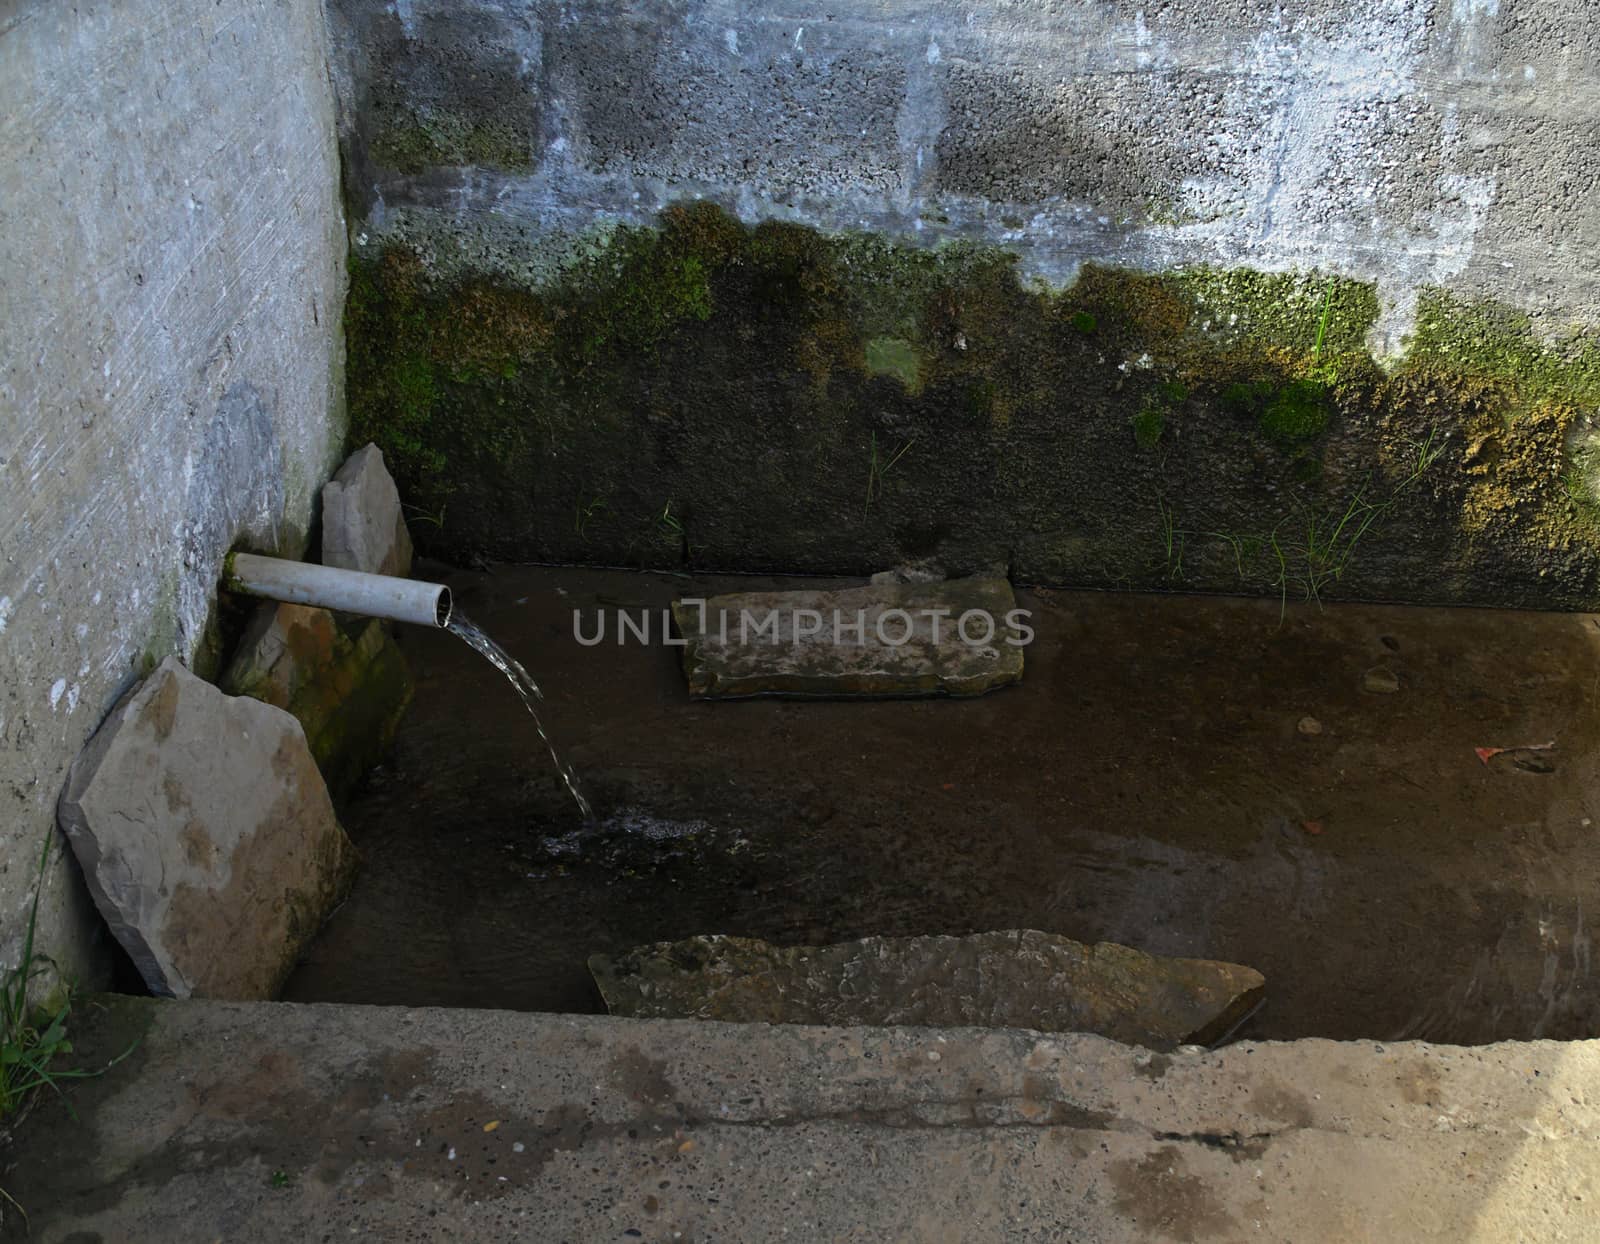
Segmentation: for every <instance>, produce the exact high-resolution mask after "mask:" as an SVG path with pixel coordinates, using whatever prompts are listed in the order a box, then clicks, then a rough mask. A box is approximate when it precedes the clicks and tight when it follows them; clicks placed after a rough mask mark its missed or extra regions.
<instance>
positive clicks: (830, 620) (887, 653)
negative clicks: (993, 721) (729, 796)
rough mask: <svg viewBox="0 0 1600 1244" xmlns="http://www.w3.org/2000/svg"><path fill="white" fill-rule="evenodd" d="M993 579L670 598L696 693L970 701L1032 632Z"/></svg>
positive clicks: (1012, 675) (1009, 670)
mask: <svg viewBox="0 0 1600 1244" xmlns="http://www.w3.org/2000/svg"><path fill="white" fill-rule="evenodd" d="M1016 608H1017V602H1016V598H1015V597H1014V596H1013V595H1012V593H1011V585H1010V584H1009V583H1008V582H1007V581H1006V580H1005V579H1001V578H971V579H951V580H948V581H944V582H937V583H875V584H872V585H870V586H868V587H858V588H847V589H845V590H843V591H832V592H829V591H799V592H739V593H734V594H731V595H727V596H713V597H711V598H710V599H709V600H706V601H704V602H700V601H694V600H679V601H675V602H674V603H673V606H672V615H673V618H674V620H675V621H676V622H677V624H678V630H679V632H680V633H681V634H682V636H683V638H684V640H685V641H686V643H685V646H684V649H683V670H684V674H685V675H686V676H687V677H688V680H689V694H690V695H692V696H695V697H696V698H705V699H713V698H735V697H739V696H752V695H800V696H805V695H813V696H915V695H981V694H982V693H983V692H985V691H990V690H993V689H994V688H995V687H1003V686H1005V685H1006V684H1008V683H1014V682H1016V681H1018V680H1019V679H1020V678H1021V677H1022V650H1023V646H1024V643H1025V641H1026V640H1027V639H1028V638H1030V637H1031V632H1030V631H1029V630H1028V629H1027V627H1026V620H1025V619H1024V618H1022V617H1021V616H1020V615H1018V614H1016V613H1015V612H1014V611H1015V610H1016Z"/></svg>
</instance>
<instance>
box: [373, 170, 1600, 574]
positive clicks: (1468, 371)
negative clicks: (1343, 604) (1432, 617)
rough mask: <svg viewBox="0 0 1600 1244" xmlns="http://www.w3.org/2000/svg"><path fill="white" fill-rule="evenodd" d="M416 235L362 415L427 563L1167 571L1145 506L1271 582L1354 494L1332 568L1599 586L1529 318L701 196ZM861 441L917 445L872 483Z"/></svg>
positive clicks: (1570, 414)
mask: <svg viewBox="0 0 1600 1244" xmlns="http://www.w3.org/2000/svg"><path fill="white" fill-rule="evenodd" d="M442 245H443V243H441V246H442ZM451 245H453V246H455V247H456V248H457V249H456V252H452V253H458V252H461V250H462V246H461V243H460V242H459V241H456V242H453V243H451ZM424 254H430V255H431V254H432V252H430V251H427V250H426V249H418V250H415V251H414V250H410V249H406V248H404V247H399V246H388V247H383V246H381V245H380V246H377V247H374V248H372V249H368V250H363V251H362V252H361V253H360V257H359V259H358V261H357V262H356V265H355V270H354V272H353V276H352V281H351V294H350V306H349V308H348V312H347V324H348V326H349V369H348V370H349V377H350V401H349V408H350V423H351V429H352V438H353V440H354V441H355V443H357V444H359V443H362V442H363V441H365V440H367V439H372V440H376V441H377V442H378V444H379V445H380V446H381V447H382V448H383V449H384V451H385V454H386V457H387V458H388V460H389V461H390V463H391V465H392V469H394V470H395V473H396V475H397V478H398V479H399V481H400V483H401V487H402V491H403V493H404V495H405V496H406V499H407V502H408V503H409V504H410V505H411V506H412V507H413V509H412V513H427V514H430V515H438V516H439V518H440V520H441V521H440V523H439V524H438V525H427V526H425V527H424V526H419V527H418V529H417V531H416V535H417V537H418V540H419V544H420V545H421V546H422V547H424V548H425V549H427V550H430V551H433V552H435V553H443V554H446V555H456V556H470V555H478V554H489V555H492V556H497V557H505V558H514V559H519V560H531V559H536V560H574V561H606V562H612V563H619V562H620V563H625V564H639V565H653V566H669V567H670V566H676V565H681V564H683V563H684V562H685V561H687V562H689V563H692V564H694V565H696V566H706V567H716V568H726V569H740V570H790V571H811V570H814V571H823V572H839V573H848V572H855V571H867V570H876V569H881V568H882V567H883V566H885V565H892V564H895V563H896V562H900V561H905V560H910V559H914V558H919V557H934V558H937V559H939V560H941V561H943V562H944V563H946V564H947V565H948V566H949V567H950V568H952V569H959V568H960V567H962V566H972V567H977V566H983V565H989V564H992V563H993V562H995V561H1000V560H1003V561H1008V562H1010V563H1011V564H1013V565H1014V566H1016V567H1017V572H1018V573H1019V574H1021V575H1023V576H1025V577H1028V578H1032V579H1036V580H1039V581H1050V582H1069V583H1081V584H1085V585H1104V586H1133V587H1137V586H1167V585H1170V583H1171V582H1173V580H1172V578H1171V577H1170V576H1169V575H1168V574H1167V572H1166V569H1165V566H1164V564H1163V559H1161V558H1159V557H1152V555H1151V547H1152V543H1153V541H1155V539H1156V538H1157V537H1156V532H1155V519H1154V517H1153V516H1154V515H1155V514H1156V513H1157V508H1156V505H1155V498H1157V497H1160V498H1163V499H1164V504H1166V505H1169V506H1171V507H1172V508H1173V509H1174V510H1175V511H1176V512H1179V513H1182V514H1183V515H1184V516H1185V518H1184V522H1185V524H1186V526H1187V529H1188V532H1189V534H1188V536H1187V539H1188V543H1187V549H1188V552H1187V554H1186V558H1185V563H1184V581H1185V583H1186V585H1189V586H1204V587H1211V588H1218V589H1227V590H1251V591H1267V592H1273V591H1274V590H1275V585H1278V584H1279V583H1280V580H1281V579H1282V577H1283V576H1282V571H1281V569H1280V568H1279V567H1278V566H1277V565H1276V561H1275V556H1274V554H1273V552H1272V543H1271V540H1270V539H1269V537H1270V536H1271V534H1272V533H1273V532H1277V533H1278V535H1279V537H1280V543H1282V541H1283V540H1284V539H1287V538H1288V535H1287V533H1289V532H1290V531H1300V532H1302V535H1300V536H1299V537H1296V538H1297V539H1298V540H1299V542H1300V543H1301V544H1308V545H1316V544H1317V538H1316V536H1315V534H1314V533H1315V532H1316V531H1318V530H1321V529H1323V528H1325V527H1326V526H1327V524H1326V522H1325V521H1324V520H1325V519H1326V518H1327V516H1328V515H1330V514H1332V515H1335V516H1338V515H1342V514H1344V513H1345V512H1346V510H1347V509H1348V507H1349V506H1350V504H1351V500H1352V498H1360V499H1362V504H1363V505H1366V506H1369V507H1370V508H1372V509H1373V510H1374V511H1376V513H1377V515H1378V516H1377V517H1374V518H1373V521H1372V522H1370V523H1368V524H1366V526H1365V528H1364V529H1363V534H1362V537H1361V540H1360V541H1359V546H1360V554H1359V556H1356V557H1353V558H1351V559H1346V561H1344V562H1341V563H1340V571H1339V575H1338V577H1337V579H1336V581H1335V582H1333V583H1331V584H1328V585H1327V586H1329V587H1330V590H1333V589H1336V590H1337V591H1340V592H1348V593H1350V594H1355V595H1361V594H1366V595H1376V596H1387V597H1391V598H1392V597H1409V598H1413V599H1422V598H1427V599H1447V600H1463V601H1465V600H1472V601H1481V602H1485V603H1487V602H1494V603H1524V602H1527V603H1560V602H1567V603H1581V602H1585V601H1589V600H1591V599H1596V600H1600V543H1597V541H1600V536H1597V533H1596V532H1595V530H1594V529H1593V527H1592V526H1591V525H1588V524H1586V523H1584V522H1580V518H1581V507H1580V506H1579V502H1578V500H1577V499H1576V498H1577V496H1578V492H1577V491H1576V490H1579V489H1581V488H1582V487H1585V486H1586V485H1587V481H1588V480H1589V479H1590V478H1591V477H1592V475H1593V474H1594V473H1593V472H1589V473H1586V472H1585V470H1584V469H1583V468H1582V465H1581V463H1582V462H1587V461H1590V459H1588V458H1583V459H1581V461H1580V455H1581V454H1583V453H1592V452H1595V450H1596V448H1597V447H1595V446H1592V445H1591V443H1590V441H1589V440H1587V439H1585V437H1586V435H1587V434H1586V433H1585V431H1584V429H1585V428H1587V427H1588V425H1587V423H1586V422H1585V419H1586V417H1587V414H1588V413H1589V412H1592V410H1593V409H1594V406H1593V402H1594V398H1595V396H1596V394H1600V384H1596V382H1595V375H1596V372H1595V371H1594V370H1593V357H1594V356H1593V354H1592V350H1591V348H1590V347H1589V346H1587V345H1586V344H1585V343H1584V342H1583V341H1582V340H1579V339H1574V340H1573V341H1572V342H1566V343H1556V344H1554V345H1552V344H1550V343H1546V342H1542V341H1540V340H1539V339H1538V338H1537V337H1536V336H1534V335H1532V334H1531V330H1528V329H1527V326H1526V324H1525V322H1523V321H1519V320H1517V319H1516V317H1509V316H1506V315H1502V314H1499V313H1490V312H1484V311H1481V310H1477V309H1473V308H1469V307H1464V306H1462V305H1461V304H1458V303H1454V302H1451V301H1450V300H1449V299H1447V298H1444V297H1443V296H1439V297H1437V298H1431V297H1430V298H1425V299H1424V302H1423V308H1424V311H1425V312H1426V315H1425V316H1424V317H1422V318H1420V319H1419V331H1418V342H1417V344H1416V345H1415V346H1414V347H1413V354H1412V357H1411V358H1409V359H1407V360H1404V361H1402V362H1401V363H1400V364H1399V365H1398V366H1394V367H1391V368H1388V369H1386V368H1385V367H1384V366H1381V365H1380V364H1379V362H1378V361H1377V360H1375V359H1374V358H1373V357H1372V355H1371V354H1370V353H1369V352H1368V350H1367V347H1366V344H1365V342H1366V335H1367V333H1368V330H1369V329H1370V327H1371V325H1372V324H1373V322H1374V318H1375V316H1376V313H1377V305H1378V304H1377V294H1376V291H1375V289H1374V288H1373V287H1372V286H1371V285H1367V284H1362V283H1359V282H1354V281H1346V280H1343V279H1340V278H1335V277H1330V276H1328V275H1326V274H1323V273H1309V274H1281V273H1254V272H1238V271H1235V272H1220V271H1215V270H1208V269H1183V270H1176V271H1171V272H1165V273H1147V272H1127V271H1122V270H1119V269H1115V268H1109V267H1103V266H1096V265H1085V266H1084V268H1083V270H1082V271H1081V273H1080V275H1079V277H1078V279H1077V280H1076V282H1075V283H1074V284H1072V285H1071V286H1069V287H1067V288H1065V289H1062V290H1052V289H1048V288H1044V287H1041V286H1039V285H1035V284H1030V283H1027V282H1025V281H1023V280H1022V279H1020V277H1019V275H1018V272H1017V266H1016V261H1015V257H1014V256H1013V255H1012V254H1010V253H1009V252H1007V251H1005V250H1003V249H1000V248H994V247H981V246H973V245H967V244H962V245H945V246H939V247H931V248H927V247H918V246H914V245H910V244H906V243H901V242H897V241H894V240H891V239H889V238H886V237H883V236H881V235H873V234H865V233H845V234H827V233H821V232H818V231H815V230H812V229H809V228H805V227H803V226H799V225H795V224H793V223H789V222H776V221H767V222H763V223H760V224H757V225H754V226H749V225H746V224H744V223H742V222H740V221H738V220H737V219H735V218H733V217H732V216H730V215H728V214H727V213H725V212H723V211H722V210H721V209H719V208H717V207H716V206H714V205H711V204H708V203H703V202H696V203H691V204H685V205H682V206H679V207H675V208H673V209H670V210H669V211H668V212H666V213H664V214H663V216H662V218H661V221H660V223H659V225H657V226H655V227H648V228H647V227H641V226H637V225H632V224H619V225H615V226H611V227H607V228H605V229H598V228H597V229H596V230H594V231H592V232H590V233H588V234H585V235H584V236H583V238H582V239H580V240H579V241H578V242H576V243H575V244H574V246H573V247H572V249H571V251H570V252H569V253H568V254H567V256H566V258H565V259H564V260H563V261H561V262H559V263H549V264H544V265H543V266H542V267H539V272H540V274H541V275H540V276H539V277H538V278H537V279H529V280H526V281H517V280H511V279H508V278H507V277H506V276H505V275H504V273H505V272H506V271H509V270H510V269H512V268H513V267H516V266H517V265H515V264H513V263H512V262H511V261H509V260H507V261H506V262H503V263H501V264H499V265H498V266H497V268H496V269H495V272H493V273H491V272H488V271H474V270H473V269H472V268H471V267H470V266H467V267H462V265H461V263H460V262H458V259H459V254H458V258H457V260H452V261H451V265H450V266H448V267H444V266H440V265H439V264H438V263H436V261H435V260H433V259H431V258H430V259H428V260H426V261H425V260H424V258H423V255H424ZM534 266H535V265H533V264H532V263H531V262H530V263H529V264H528V265H527V267H528V269H529V270H530V271H531V270H532V269H533V267H534ZM1469 342H1470V343H1474V345H1475V348H1474V349H1473V350H1472V351H1470V352H1469V351H1467V350H1466V348H1465V347H1466V346H1467V344H1468V343H1469ZM886 379H887V380H892V381H893V382H894V383H885V380H886ZM1586 403H1587V405H1586ZM872 445H877V446H878V447H879V448H880V450H881V451H883V453H884V455H885V457H887V455H888V454H889V453H891V452H894V451H897V450H898V449H899V448H900V447H902V446H907V445H914V446H915V450H914V452H911V453H908V454H906V455H905V457H904V458H903V460H901V461H899V462H898V464H897V465H896V466H895V468H894V474H893V476H892V481H891V482H892V487H890V488H888V489H887V490H886V491H884V492H883V493H882V494H881V495H877V496H875V497H874V499H873V500H872V501H871V503H870V504H864V493H865V489H866V488H867V486H868V482H869V481H868V478H867V476H868V466H867V465H866V464H867V462H868V459H869V458H870V452H869V449H868V448H867V447H870V446H872ZM1158 445H1159V447H1160V452H1159V453H1152V452H1148V451H1149V450H1151V449H1153V448H1155V447H1156V446H1158ZM1419 461H1423V462H1425V465H1424V467H1423V468H1422V469H1421V470H1419V469H1418V467H1417V464H1418V462H1419ZM596 498H601V499H603V502H604V503H603V505H596V504H595V500H596ZM1374 498H1376V500H1374ZM669 500H670V503H671V510H670V512H671V515H672V517H673V519H674V521H675V523H676V524H677V526H676V527H674V528H673V530H671V531H670V532H668V531H664V530H663V525H662V523H661V521H660V519H661V515H662V513H663V507H664V505H665V504H666V503H668V502H669ZM1357 508H1358V509H1359V508H1360V507H1357ZM1362 513H1363V514H1365V511H1362ZM1307 515H1313V516H1316V522H1315V523H1308V522H1307V520H1306V516H1307ZM1334 526H1335V527H1337V524H1336V523H1335V524H1334ZM1308 531H1309V532H1312V533H1313V534H1312V535H1306V534H1304V533H1305V532H1308ZM1206 533H1230V534H1231V535H1232V536H1233V537H1234V538H1236V539H1237V540H1238V541H1239V548H1240V549H1243V548H1245V547H1249V548H1250V549H1251V550H1252V551H1253V552H1254V554H1255V557H1254V558H1253V559H1252V563H1251V564H1252V568H1251V569H1250V571H1249V573H1243V572H1241V571H1240V570H1239V568H1238V565H1239V563H1241V562H1242V561H1243V560H1244V559H1242V558H1241V557H1239V556H1237V555H1234V554H1232V553H1230V549H1231V547H1232V546H1230V545H1229V544H1228V543H1227V541H1226V540H1223V539H1221V538H1220V537H1217V538H1213V535H1207V534H1206ZM1552 542H1553V544H1552ZM1552 548H1554V549H1555V550H1556V553H1555V556H1554V560H1552V554H1551V549H1552ZM1304 577H1305V578H1306V580H1307V581H1308V582H1315V583H1318V584H1319V589H1318V590H1319V593H1320V591H1321V586H1322V585H1323V578H1321V577H1319V576H1318V575H1316V574H1315V573H1310V572H1308V573H1307V574H1306V576H1304ZM1419 584H1421V585H1422V586H1421V587H1419V586H1418V585H1419ZM1428 593H1432V595H1428Z"/></svg>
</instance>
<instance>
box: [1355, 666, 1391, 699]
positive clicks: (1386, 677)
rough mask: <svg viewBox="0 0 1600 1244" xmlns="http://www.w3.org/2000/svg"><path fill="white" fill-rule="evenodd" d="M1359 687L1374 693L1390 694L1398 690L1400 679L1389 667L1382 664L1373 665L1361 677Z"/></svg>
mask: <svg viewBox="0 0 1600 1244" xmlns="http://www.w3.org/2000/svg"><path fill="white" fill-rule="evenodd" d="M1361 689H1362V690H1363V691H1371V692H1372V693H1373V694H1375V695H1392V694H1393V693H1394V692H1396V691H1398V690H1400V679H1399V678H1398V677H1397V676H1396V675H1395V672H1394V671H1393V670H1391V669H1385V668H1384V667H1383V666H1381V665H1378V666H1374V667H1373V668H1372V669H1369V670H1368V671H1367V672H1366V674H1365V675H1364V676H1363V677H1362V679H1361Z"/></svg>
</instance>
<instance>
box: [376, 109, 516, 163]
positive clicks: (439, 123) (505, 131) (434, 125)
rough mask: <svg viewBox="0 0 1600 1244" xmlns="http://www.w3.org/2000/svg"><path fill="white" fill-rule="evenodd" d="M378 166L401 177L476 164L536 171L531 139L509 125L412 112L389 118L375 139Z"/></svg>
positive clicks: (507, 123)
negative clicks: (401, 174)
mask: <svg viewBox="0 0 1600 1244" xmlns="http://www.w3.org/2000/svg"><path fill="white" fill-rule="evenodd" d="M369 152H370V155H371V158H372V160H373V161H374V163H376V164H379V165H381V166H383V167H384V168H391V169H394V170H395V171H396V172H400V173H421V172H424V171H426V170H427V169H430V168H439V167H445V166H462V165H475V166H478V167H480V168H500V169H506V170H508V171H511V172H525V171H527V170H529V169H531V168H532V167H533V149H532V143H531V141H530V138H529V136H528V135H527V134H526V133H525V132H524V131H523V130H522V129H521V128H520V127H519V126H517V125H515V124H512V123H511V122H509V121H503V120H488V119H484V118H474V117H465V116H457V115H455V114H453V113H436V114H430V115H427V116H421V115H418V114H416V113H412V112H405V113H403V114H402V115H399V116H395V117H393V118H391V120H390V121H389V123H388V124H387V125H385V126H383V127H382V128H381V129H380V130H379V131H378V133H377V134H376V135H375V136H374V138H373V140H372V144H371V146H370V148H369Z"/></svg>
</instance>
